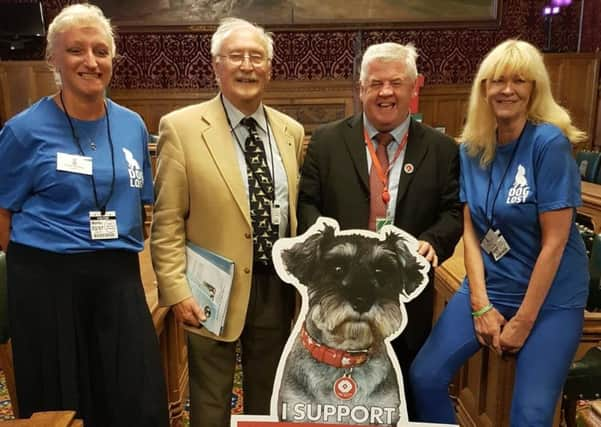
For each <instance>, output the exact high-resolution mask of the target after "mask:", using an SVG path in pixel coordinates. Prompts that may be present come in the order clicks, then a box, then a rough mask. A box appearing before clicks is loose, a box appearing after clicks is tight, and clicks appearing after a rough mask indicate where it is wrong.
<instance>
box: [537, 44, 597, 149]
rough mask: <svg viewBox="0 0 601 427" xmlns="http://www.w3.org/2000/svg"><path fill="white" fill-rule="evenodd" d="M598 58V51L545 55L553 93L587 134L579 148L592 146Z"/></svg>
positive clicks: (595, 116) (595, 115) (594, 128)
mask: <svg viewBox="0 0 601 427" xmlns="http://www.w3.org/2000/svg"><path fill="white" fill-rule="evenodd" d="M600 58H601V56H600V54H598V53H552V54H546V55H545V64H546V65H547V69H548V70H549V77H550V79H551V90H552V91H553V95H554V96H555V98H556V99H557V101H558V102H559V104H560V105H562V106H563V107H565V108H567V109H568V111H569V112H570V114H571V116H572V120H573V121H574V124H575V125H576V126H577V127H579V128H580V129H582V130H584V131H586V132H587V134H588V136H589V139H588V141H587V142H586V143H583V144H581V145H580V146H579V147H578V148H579V149H592V147H593V145H594V144H593V139H594V137H595V131H596V121H597V89H598V82H599V63H600Z"/></svg>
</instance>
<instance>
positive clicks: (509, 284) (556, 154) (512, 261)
mask: <svg viewBox="0 0 601 427" xmlns="http://www.w3.org/2000/svg"><path fill="white" fill-rule="evenodd" d="M512 157H513V159H512ZM460 159H461V179H460V198H461V201H463V202H466V203H467V204H468V205H469V209H470V213H471V217H472V222H473V225H474V229H475V231H476V234H477V236H478V237H479V239H480V240H481V239H482V238H483V237H484V235H485V234H486V232H487V231H488V229H489V228H490V227H492V228H493V229H495V230H497V229H498V230H500V232H501V234H502V235H503V236H504V237H505V240H507V243H508V244H509V246H510V248H511V249H510V250H509V252H507V254H505V256H503V257H502V258H501V259H500V260H499V261H496V262H495V261H494V259H493V257H492V255H489V254H487V253H486V252H485V251H484V250H482V249H481V254H482V259H483V261H484V269H485V276H486V277H485V279H486V290H487V293H488V296H489V298H490V300H491V302H493V303H495V302H496V303H500V304H506V305H509V306H512V307H518V306H519V305H520V304H521V302H522V300H523V298H524V295H525V293H526V289H527V287H528V282H529V280H530V276H531V274H532V270H533V269H534V264H535V262H536V259H537V257H538V255H539V252H540V250H541V229H540V224H539V214H540V213H543V212H546V211H552V210H557V209H562V208H575V207H577V206H579V205H580V204H581V198H580V174H579V173H578V168H577V165H576V162H575V160H574V158H573V157H572V146H571V144H570V142H569V141H568V140H567V138H566V137H565V136H564V135H563V134H562V133H561V131H560V130H559V129H558V128H557V127H555V126H553V125H550V124H541V125H534V124H532V123H530V122H528V123H527V124H526V127H525V128H524V131H523V133H522V135H521V137H520V138H519V139H518V140H516V141H513V142H511V143H509V144H504V145H497V147H496V153H495V157H494V160H493V161H492V163H491V164H490V165H488V166H487V167H486V168H484V169H483V168H482V167H481V166H480V164H479V162H480V159H479V157H470V156H468V154H467V150H466V149H465V147H464V146H462V147H461V150H460ZM503 175H505V178H504V179H503ZM489 182H490V185H489ZM487 193H488V197H487ZM487 200H488V207H486V206H485V205H486V202H487ZM493 205H494V206H493ZM493 208H494V210H493ZM493 212H494V214H493ZM491 221H492V223H491ZM588 281H589V275H588V261H587V257H586V250H585V247H584V243H583V241H582V238H581V237H580V234H579V233H578V231H577V229H576V226H575V224H574V223H573V222H572V227H571V229H570V235H569V238H568V241H567V244H566V247H565V250H564V253H563V256H562V258H561V262H560V265H559V268H558V270H557V274H556V275H555V279H554V280H553V283H552V285H551V288H550V290H549V293H548V294H547V298H546V300H545V302H544V305H543V307H544V308H551V309H558V308H581V307H584V306H585V304H586V299H587V295H588ZM460 292H463V293H467V292H469V287H468V280H467V277H466V279H465V280H464V282H463V285H462V287H461V288H460Z"/></svg>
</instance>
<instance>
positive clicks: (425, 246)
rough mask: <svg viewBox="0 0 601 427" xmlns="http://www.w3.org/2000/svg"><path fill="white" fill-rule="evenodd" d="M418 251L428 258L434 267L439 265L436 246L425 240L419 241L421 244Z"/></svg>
mask: <svg viewBox="0 0 601 427" xmlns="http://www.w3.org/2000/svg"><path fill="white" fill-rule="evenodd" d="M417 252H418V253H419V254H420V255H421V256H423V257H424V258H426V259H427V260H428V262H429V263H430V264H431V265H432V267H438V256H437V255H436V251H435V250H434V247H432V245H431V244H430V243H428V242H426V241H425V240H420V241H419V246H418V247H417Z"/></svg>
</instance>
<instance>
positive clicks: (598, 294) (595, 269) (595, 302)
mask: <svg viewBox="0 0 601 427" xmlns="http://www.w3.org/2000/svg"><path fill="white" fill-rule="evenodd" d="M589 272H590V274H591V281H590V285H589V295H588V301H587V303H586V309H587V310H588V311H601V234H595V237H594V238H593V245H592V249H591V256H590V260H589Z"/></svg>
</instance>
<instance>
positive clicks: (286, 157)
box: [265, 107, 298, 193]
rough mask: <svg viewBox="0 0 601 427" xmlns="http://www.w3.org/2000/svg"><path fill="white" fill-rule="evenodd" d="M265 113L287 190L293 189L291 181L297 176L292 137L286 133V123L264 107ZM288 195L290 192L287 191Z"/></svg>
mask: <svg viewBox="0 0 601 427" xmlns="http://www.w3.org/2000/svg"><path fill="white" fill-rule="evenodd" d="M265 109H266V111H267V119H268V121H269V127H270V128H271V131H272V132H273V137H274V138H275V143H276V145H277V147H278V152H279V153H280V158H281V159H282V163H283V164H284V170H285V171H286V176H287V178H288V189H289V190H290V189H292V188H294V185H296V184H295V183H293V182H291V180H292V179H296V176H297V174H298V171H297V170H296V169H297V166H296V161H295V159H296V153H295V151H294V137H293V136H292V135H291V134H290V132H288V127H287V125H286V123H284V122H283V121H281V120H279V119H278V117H277V116H276V115H275V114H273V113H272V110H271V108H269V107H265ZM289 193H290V191H289Z"/></svg>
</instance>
